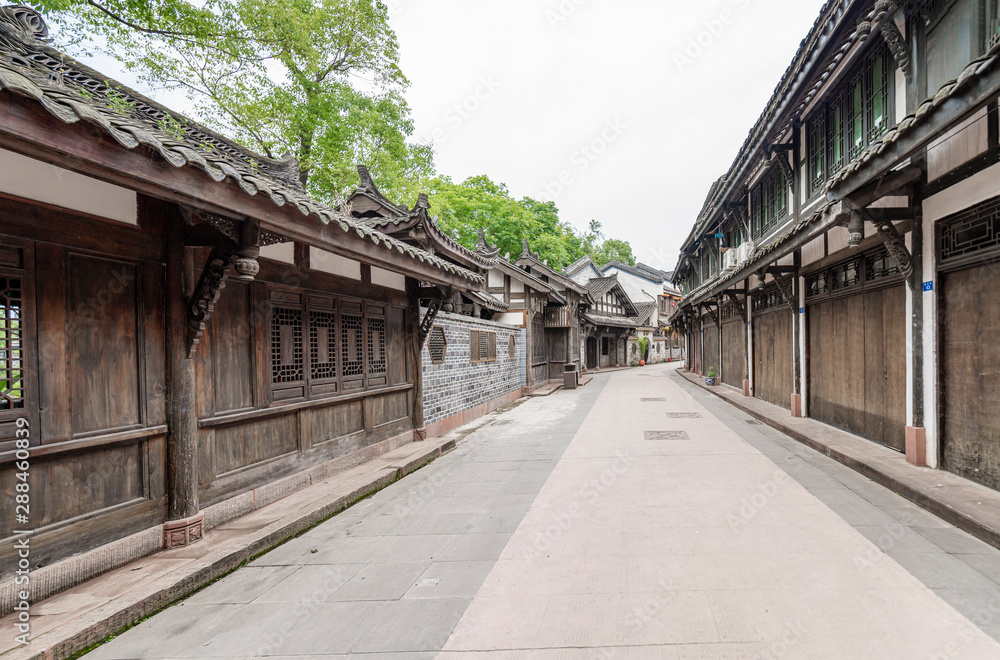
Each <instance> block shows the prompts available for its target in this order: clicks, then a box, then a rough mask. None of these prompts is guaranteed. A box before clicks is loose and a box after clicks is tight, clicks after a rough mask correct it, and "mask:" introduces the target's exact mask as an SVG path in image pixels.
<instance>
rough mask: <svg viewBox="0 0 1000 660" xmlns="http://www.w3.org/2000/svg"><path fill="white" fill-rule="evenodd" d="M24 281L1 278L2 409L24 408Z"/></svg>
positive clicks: (0, 377)
mask: <svg viewBox="0 0 1000 660" xmlns="http://www.w3.org/2000/svg"><path fill="white" fill-rule="evenodd" d="M21 310H22V307H21V280H20V278H15V277H4V276H0V410H20V409H23V408H24V376H23V366H24V353H23V343H22V342H23V334H22V327H21Z"/></svg>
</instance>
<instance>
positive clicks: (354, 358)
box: [340, 313, 365, 377]
mask: <svg viewBox="0 0 1000 660" xmlns="http://www.w3.org/2000/svg"><path fill="white" fill-rule="evenodd" d="M364 334H365V331H364V319H363V317H362V316H361V315H360V314H344V313H341V315H340V354H341V360H342V361H343V375H344V376H345V377H346V376H362V375H364V373H365V357H364Z"/></svg>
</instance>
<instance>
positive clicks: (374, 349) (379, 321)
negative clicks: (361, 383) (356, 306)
mask: <svg viewBox="0 0 1000 660" xmlns="http://www.w3.org/2000/svg"><path fill="white" fill-rule="evenodd" d="M385 372H386V364H385V319H383V318H380V317H377V316H369V317H368V373H369V374H384V373H385Z"/></svg>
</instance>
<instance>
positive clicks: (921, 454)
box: [906, 426, 927, 467]
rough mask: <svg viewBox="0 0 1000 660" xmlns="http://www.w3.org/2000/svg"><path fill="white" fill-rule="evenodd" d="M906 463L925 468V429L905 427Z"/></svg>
mask: <svg viewBox="0 0 1000 660" xmlns="http://www.w3.org/2000/svg"><path fill="white" fill-rule="evenodd" d="M906 462H907V463H909V464H910V465H916V466H917V467H927V429H925V428H920V427H915V426H907V427H906Z"/></svg>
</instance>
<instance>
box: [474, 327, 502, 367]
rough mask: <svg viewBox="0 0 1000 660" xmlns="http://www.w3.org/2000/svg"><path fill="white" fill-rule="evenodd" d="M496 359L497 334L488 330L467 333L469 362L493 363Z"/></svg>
mask: <svg viewBox="0 0 1000 660" xmlns="http://www.w3.org/2000/svg"><path fill="white" fill-rule="evenodd" d="M496 359H497V333H495V332H490V331H488V330H470V331H469V360H470V361H471V362H495V361H496Z"/></svg>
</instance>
